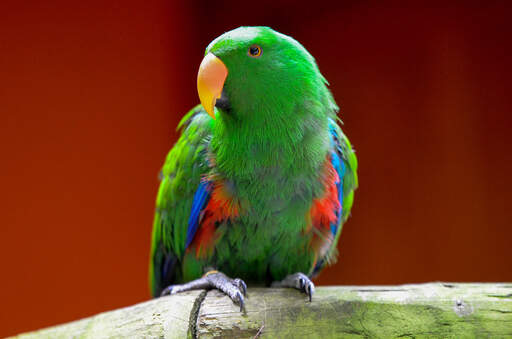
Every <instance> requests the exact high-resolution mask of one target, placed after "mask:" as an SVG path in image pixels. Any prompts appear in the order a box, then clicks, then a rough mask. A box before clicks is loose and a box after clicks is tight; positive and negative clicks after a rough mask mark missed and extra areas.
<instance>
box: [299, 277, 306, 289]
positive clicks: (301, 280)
mask: <svg viewBox="0 0 512 339" xmlns="http://www.w3.org/2000/svg"><path fill="white" fill-rule="evenodd" d="M305 285H306V280H304V279H303V278H299V290H303V291H304V292H305V289H304V287H305Z"/></svg>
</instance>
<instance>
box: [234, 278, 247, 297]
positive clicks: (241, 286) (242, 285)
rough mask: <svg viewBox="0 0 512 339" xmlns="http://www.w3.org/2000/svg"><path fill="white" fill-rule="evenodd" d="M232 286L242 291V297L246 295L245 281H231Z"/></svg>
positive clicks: (237, 279) (238, 279)
mask: <svg viewBox="0 0 512 339" xmlns="http://www.w3.org/2000/svg"><path fill="white" fill-rule="evenodd" d="M233 284H234V285H236V286H237V287H238V289H240V290H241V291H242V294H243V295H244V297H245V296H246V295H247V285H246V284H245V281H243V280H242V279H240V278H236V279H234V280H233Z"/></svg>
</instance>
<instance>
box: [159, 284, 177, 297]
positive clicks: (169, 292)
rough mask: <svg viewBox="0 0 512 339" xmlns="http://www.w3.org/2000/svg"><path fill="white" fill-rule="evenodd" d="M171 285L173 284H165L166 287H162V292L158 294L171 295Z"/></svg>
mask: <svg viewBox="0 0 512 339" xmlns="http://www.w3.org/2000/svg"><path fill="white" fill-rule="evenodd" d="M173 287H174V286H173V285H170V286H167V287H166V288H164V289H163V290H162V293H160V296H161V297H163V296H164V295H171V294H172V289H173Z"/></svg>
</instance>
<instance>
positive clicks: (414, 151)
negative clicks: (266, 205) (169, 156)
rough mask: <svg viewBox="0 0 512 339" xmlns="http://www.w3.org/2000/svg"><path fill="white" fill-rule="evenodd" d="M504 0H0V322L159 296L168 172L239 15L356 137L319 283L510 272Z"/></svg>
mask: <svg viewBox="0 0 512 339" xmlns="http://www.w3.org/2000/svg"><path fill="white" fill-rule="evenodd" d="M244 3H245V2H244ZM482 3H483V2H482ZM504 3H505V2H503V3H500V2H492V4H485V5H484V4H480V5H476V4H475V5H472V4H471V5H468V2H460V6H457V5H456V4H455V3H453V4H450V5H447V4H446V3H444V4H442V5H441V4H438V5H436V4H433V3H432V2H431V3H430V4H429V5H428V6H427V5H414V6H413V5H406V6H405V7H404V5H403V4H400V3H398V2H386V5H383V4H381V5H376V4H372V3H370V2H366V1H348V2H347V1H344V2H343V3H342V4H323V5H320V4H317V5H315V6H313V5H312V4H305V5H303V6H301V5H298V4H297V2H296V1H286V2H282V3H278V2H276V1H266V0H265V1H258V2H251V3H249V4H250V5H251V7H250V8H245V7H243V6H244V5H242V4H240V3H239V2H238V1H232V2H228V3H220V2H218V1H210V2H208V3H204V4H202V3H199V2H194V1H191V2H188V4H185V2H183V4H171V3H170V2H168V1H163V0H162V1H152V2H139V1H137V2H136V1H117V0H116V1H108V2H106V1H100V0H94V1H71V2H70V1H64V0H59V1H51V2H41V1H11V0H9V1H5V0H4V1H2V2H1V3H0V114H1V115H0V154H1V166H0V187H1V196H0V267H1V268H0V269H1V273H2V276H1V280H0V281H1V283H0V300H1V301H2V302H1V303H2V307H0V336H4V335H9V334H15V333H18V332H22V331H28V330H33V329H36V328H40V327H42V326H48V325H52V324H57V323H61V322H65V321H70V320H74V319H77V318H80V317H84V316H88V315H92V314H94V313H97V312H100V311H106V310H109V309H113V308H118V307H122V306H127V305H131V304H134V303H137V302H140V301H144V300H146V299H148V298H149V293H148V288H147V263H148V251H149V240H150V232H151V223H152V217H153V211H154V199H155V195H156V191H157V185H158V182H157V173H158V171H159V168H160V166H161V165H162V163H163V160H164V157H165V155H166V152H167V151H168V150H169V148H170V147H171V146H172V145H173V143H174V141H175V140H176V136H177V134H176V133H175V131H174V130H175V127H176V124H177V121H178V119H180V117H181V116H182V115H183V114H184V113H185V112H186V111H187V110H188V109H190V108H191V107H192V106H193V105H195V104H196V103H197V102H198V99H197V94H196V89H195V81H196V72H197V68H198V65H199V63H200V61H201V59H202V55H203V51H204V48H205V47H206V45H207V43H208V42H209V41H211V40H212V39H213V38H215V37H216V36H218V35H220V34H221V33H223V32H224V31H227V30H230V29H232V28H235V27H238V26H240V25H256V24H260V25H269V26H271V27H273V28H275V29H276V30H279V31H281V32H283V33H286V34H289V35H292V36H293V37H295V38H296V39H297V40H299V41H300V42H302V43H303V44H304V45H305V46H306V48H308V50H309V51H310V52H311V53H312V54H313V55H314V56H315V57H316V59H317V61H318V63H319V65H320V69H321V70H322V72H323V73H324V75H325V76H326V77H327V79H328V80H329V81H330V83H331V89H332V91H333V93H334V96H335V98H336V100H337V102H338V103H339V104H340V106H341V107H342V112H341V116H342V118H343V120H344V122H345V127H344V129H345V131H346V133H347V134H348V136H349V137H350V139H351V140H352V142H353V144H354V146H355V148H356V149H357V152H358V157H359V161H360V170H359V175H360V189H359V190H358V191H357V195H356V201H355V207H354V210H353V217H352V218H351V219H350V221H349V223H348V224H347V225H346V227H345V229H344V233H343V235H342V238H341V241H340V244H339V247H340V253H341V255H340V260H339V262H338V264H337V265H335V266H334V267H331V268H329V269H327V270H326V271H325V272H324V273H323V274H322V275H321V277H320V278H319V279H318V281H317V283H318V284H320V285H325V284H400V283H414V282H424V281H436V280H444V281H511V280H512V261H511V259H512V258H511V254H510V248H511V243H512V240H511V239H512V227H511V221H512V208H511V207H510V206H509V203H510V201H511V198H512V197H511V194H510V192H511V189H512V181H511V180H509V175H510V173H511V170H512V152H510V150H509V147H510V145H511V141H512V140H511V136H510V131H511V127H512V117H511V114H512V113H511V108H512V102H511V94H510V93H511V87H512V86H511V84H510V81H511V79H512V72H511V71H512V69H511V62H510V56H511V52H512V51H511V49H512V48H511V43H510V41H511V35H510V29H509V27H510V18H511V15H510V14H511V12H510V10H509V9H508V8H507V7H506V5H504ZM462 4H464V5H462ZM245 6H247V3H246V4H245Z"/></svg>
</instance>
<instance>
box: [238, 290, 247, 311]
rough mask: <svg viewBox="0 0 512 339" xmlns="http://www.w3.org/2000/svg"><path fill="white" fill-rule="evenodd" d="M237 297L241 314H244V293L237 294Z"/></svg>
mask: <svg viewBox="0 0 512 339" xmlns="http://www.w3.org/2000/svg"><path fill="white" fill-rule="evenodd" d="M236 296H237V299H238V303H239V304H240V312H242V311H243V310H244V306H245V304H244V296H243V295H242V293H240V291H238V292H236Z"/></svg>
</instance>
